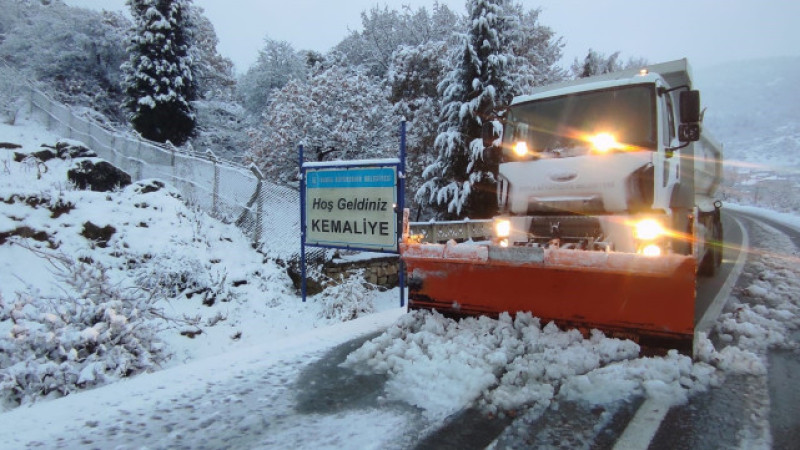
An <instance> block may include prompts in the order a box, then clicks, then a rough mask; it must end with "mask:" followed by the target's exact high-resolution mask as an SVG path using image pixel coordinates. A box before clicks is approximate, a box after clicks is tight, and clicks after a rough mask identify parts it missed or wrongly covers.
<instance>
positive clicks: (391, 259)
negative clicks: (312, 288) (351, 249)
mask: <svg viewBox="0 0 800 450" xmlns="http://www.w3.org/2000/svg"><path fill="white" fill-rule="evenodd" d="M398 266H399V257H398V256H397V255H388V256H383V257H378V258H370V259H344V258H335V259H333V260H331V261H328V262H326V263H325V265H324V266H323V268H322V271H323V273H324V274H325V275H327V276H328V277H330V278H331V279H333V280H335V281H341V280H342V279H343V278H344V277H346V276H348V275H349V274H354V273H356V272H358V271H359V270H363V271H364V278H365V279H366V280H367V282H369V283H372V284H374V285H377V286H378V287H380V288H384V289H391V288H393V287H396V286H397V283H398Z"/></svg>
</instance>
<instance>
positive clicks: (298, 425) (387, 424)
mask: <svg viewBox="0 0 800 450" xmlns="http://www.w3.org/2000/svg"><path fill="white" fill-rule="evenodd" d="M401 314H402V310H400V309H396V310H392V311H387V312H384V313H380V314H376V315H372V316H369V317H366V318H361V319H357V320H354V321H351V322H347V323H343V324H341V325H334V326H331V327H326V328H322V329H318V330H314V331H311V332H308V333H304V334H301V335H299V336H292V337H290V338H286V339H283V340H280V341H277V342H272V343H265V344H264V345H260V346H255V347H252V348H247V349H242V350H240V351H237V352H235V353H230V354H227V355H224V356H221V357H216V358H209V359H205V360H201V361H196V362H193V363H189V364H187V365H184V366H179V367H174V368H172V369H167V370H164V371H160V372H157V373H153V374H146V375H141V376H138V377H135V378H133V379H130V380H125V381H121V382H119V383H115V384H113V385H108V386H104V387H101V388H98V389H94V390H90V391H85V392H81V393H77V394H74V395H70V396H67V397H64V398H61V399H58V400H54V401H52V402H50V401H42V402H39V403H37V404H35V405H33V406H30V407H25V406H23V407H20V408H17V409H15V410H13V411H10V412H7V413H4V414H3V420H2V421H0V442H2V445H0V446H1V447H2V448H4V449H14V448H30V447H42V448H70V449H71V448H104V449H108V448H121V449H125V448H165V449H166V448H170V449H174V448H194V449H200V448H208V449H218V448H344V447H349V448H376V449H377V448H390V447H392V446H396V445H397V443H398V442H400V437H401V436H402V434H403V433H404V432H405V431H406V429H407V426H408V423H409V421H410V420H411V419H412V418H413V416H412V415H410V414H409V413H407V412H404V411H403V410H402V409H398V410H393V409H392V408H389V409H380V410H378V409H370V408H367V409H363V410H359V409H354V410H351V411H348V410H338V409H337V410H334V411H331V412H330V413H327V414H325V413H314V412H309V413H308V414H298V413H297V412H296V409H297V402H298V400H297V396H296V390H298V388H299V386H297V384H296V383H297V381H298V378H300V376H301V372H302V371H303V369H304V368H305V367H306V366H307V365H309V364H310V363H312V362H314V361H315V360H317V359H319V358H320V357H321V356H322V355H323V354H324V353H325V352H326V351H328V350H330V349H331V348H333V347H335V346H337V345H339V344H342V343H343V342H346V341H348V340H350V339H352V338H353V337H357V336H364V335H369V334H374V333H375V332H377V331H379V330H382V329H384V328H386V327H388V326H389V325H390V324H391V323H393V322H395V321H396V320H397V318H398V316H399V315H401Z"/></svg>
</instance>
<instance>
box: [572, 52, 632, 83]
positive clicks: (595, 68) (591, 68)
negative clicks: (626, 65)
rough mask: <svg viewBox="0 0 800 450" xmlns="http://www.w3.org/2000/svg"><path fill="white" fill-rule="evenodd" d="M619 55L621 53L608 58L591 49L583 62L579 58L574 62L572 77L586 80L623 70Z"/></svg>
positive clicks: (615, 53)
mask: <svg viewBox="0 0 800 450" xmlns="http://www.w3.org/2000/svg"><path fill="white" fill-rule="evenodd" d="M619 53H620V52H618V51H617V52H614V53H612V54H611V55H609V56H606V55H605V54H603V53H599V52H597V51H594V50H592V49H589V51H588V52H587V53H586V57H584V58H583V61H582V62H580V61H578V58H575V60H574V61H573V62H572V66H571V67H570V70H571V71H572V75H573V76H574V77H575V78H586V77H591V76H594V75H602V74H604V73H611V72H616V71H619V70H622V62H620V61H619Z"/></svg>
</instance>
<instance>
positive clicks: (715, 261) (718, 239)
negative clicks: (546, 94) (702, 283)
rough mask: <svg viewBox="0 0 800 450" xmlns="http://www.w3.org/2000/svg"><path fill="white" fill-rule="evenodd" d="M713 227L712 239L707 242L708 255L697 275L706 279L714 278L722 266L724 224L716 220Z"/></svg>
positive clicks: (701, 263) (701, 262) (704, 256)
mask: <svg viewBox="0 0 800 450" xmlns="http://www.w3.org/2000/svg"><path fill="white" fill-rule="evenodd" d="M711 226H712V227H713V228H712V232H711V239H709V240H708V241H707V244H706V245H707V246H708V248H707V249H706V254H705V255H703V260H702V261H700V265H699V267H698V268H697V273H698V274H700V275H702V276H704V277H713V276H714V275H716V274H717V269H719V266H720V265H722V222H721V221H720V220H719V219H714V222H713V224H712V225H711Z"/></svg>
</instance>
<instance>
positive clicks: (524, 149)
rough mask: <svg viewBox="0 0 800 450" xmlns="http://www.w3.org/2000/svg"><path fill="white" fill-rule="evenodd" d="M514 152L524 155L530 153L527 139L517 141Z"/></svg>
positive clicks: (520, 155)
mask: <svg viewBox="0 0 800 450" xmlns="http://www.w3.org/2000/svg"><path fill="white" fill-rule="evenodd" d="M513 150H514V154H515V155H517V156H519V157H523V156H526V155H527V154H528V143H527V142H525V141H517V142H515V143H514V149H513Z"/></svg>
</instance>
